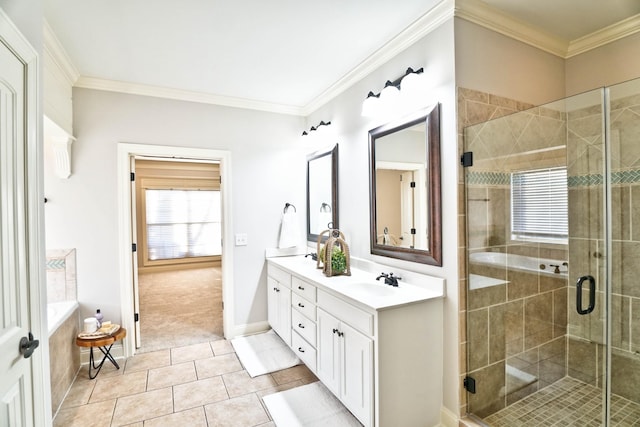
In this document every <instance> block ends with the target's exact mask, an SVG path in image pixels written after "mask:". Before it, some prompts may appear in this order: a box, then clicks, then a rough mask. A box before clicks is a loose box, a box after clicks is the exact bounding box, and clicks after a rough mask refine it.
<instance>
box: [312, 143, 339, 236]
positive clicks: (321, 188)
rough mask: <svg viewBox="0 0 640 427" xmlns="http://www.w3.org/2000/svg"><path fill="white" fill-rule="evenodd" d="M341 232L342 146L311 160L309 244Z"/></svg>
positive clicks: (322, 152) (317, 154)
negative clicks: (325, 233) (336, 230)
mask: <svg viewBox="0 0 640 427" xmlns="http://www.w3.org/2000/svg"><path fill="white" fill-rule="evenodd" d="M330 224H331V226H332V227H333V228H338V144H336V145H335V146H334V147H333V148H331V149H330V150H324V151H321V152H317V153H313V154H311V155H309V156H308V157H307V240H308V241H313V242H317V241H318V236H319V235H320V233H322V232H323V231H324V230H326V229H327V228H329V226H330Z"/></svg>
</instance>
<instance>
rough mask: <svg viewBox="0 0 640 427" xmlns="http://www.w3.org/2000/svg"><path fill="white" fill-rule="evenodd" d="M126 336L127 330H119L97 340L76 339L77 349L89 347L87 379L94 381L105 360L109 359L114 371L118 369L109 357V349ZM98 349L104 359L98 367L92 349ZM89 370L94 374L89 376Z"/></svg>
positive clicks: (113, 360) (110, 356) (116, 364)
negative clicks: (92, 370)
mask: <svg viewBox="0 0 640 427" xmlns="http://www.w3.org/2000/svg"><path fill="white" fill-rule="evenodd" d="M126 336H127V330H126V329H125V328H120V329H118V330H117V331H115V332H114V333H113V334H111V335H108V336H106V337H98V338H81V337H77V338H76V345H77V346H79V347H89V348H90V350H89V378H90V379H94V378H95V377H96V376H98V373H99V372H100V369H102V365H104V362H105V360H107V359H109V361H110V362H111V363H113V366H115V367H116V369H120V366H119V365H118V362H116V360H115V359H114V358H113V356H112V355H111V347H112V346H113V344H114V343H115V342H116V341H120V340H121V339H123V338H124V337H126ZM94 347H98V349H99V350H100V351H101V352H102V354H103V355H104V357H103V358H102V361H101V362H100V364H99V365H98V366H96V362H95V360H94V358H93V348H94ZM91 368H93V369H95V373H94V374H93V375H91Z"/></svg>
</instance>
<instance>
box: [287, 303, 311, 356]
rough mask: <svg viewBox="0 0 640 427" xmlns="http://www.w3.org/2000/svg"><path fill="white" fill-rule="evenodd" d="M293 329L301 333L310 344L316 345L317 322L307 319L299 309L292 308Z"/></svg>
mask: <svg viewBox="0 0 640 427" xmlns="http://www.w3.org/2000/svg"><path fill="white" fill-rule="evenodd" d="M291 329H293V330H294V331H295V332H297V333H299V334H300V335H301V336H302V337H303V338H304V339H305V340H307V342H309V344H311V345H312V346H314V347H315V346H316V322H313V321H311V320H309V319H307V318H306V317H304V316H303V315H302V314H300V312H298V311H297V310H291Z"/></svg>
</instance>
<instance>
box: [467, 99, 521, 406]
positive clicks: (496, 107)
mask: <svg viewBox="0 0 640 427" xmlns="http://www.w3.org/2000/svg"><path fill="white" fill-rule="evenodd" d="M531 107H533V105H530V104H525V103H521V102H518V101H515V100H511V99H507V98H503V97H499V96H495V95H491V94H488V93H484V92H479V91H475V90H471V89H465V88H458V114H457V115H458V154H459V156H462V153H463V152H464V129H465V128H466V127H467V126H471V125H475V124H478V123H483V122H486V121H487V120H490V119H492V118H497V117H502V116H506V115H508V114H512V113H515V112H517V111H521V110H525V109H527V108H531ZM466 222H467V220H466V202H465V179H464V169H463V168H462V166H461V165H459V166H458V239H459V241H458V258H459V262H458V265H459V266H460V271H459V274H458V276H459V278H460V279H459V282H458V295H459V304H460V306H459V322H458V324H459V334H460V336H459V342H460V351H459V352H458V354H459V358H460V360H459V366H460V372H461V376H460V379H459V380H460V383H459V391H460V415H461V416H464V415H465V414H466V413H467V393H466V390H465V389H464V387H463V381H464V377H465V376H466V373H467V345H468V343H467V263H466V259H467V237H466V236H467V229H466Z"/></svg>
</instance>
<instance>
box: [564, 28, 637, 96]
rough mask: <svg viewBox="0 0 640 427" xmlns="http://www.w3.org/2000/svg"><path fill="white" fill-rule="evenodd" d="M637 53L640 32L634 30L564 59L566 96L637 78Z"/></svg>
mask: <svg viewBox="0 0 640 427" xmlns="http://www.w3.org/2000/svg"><path fill="white" fill-rule="evenodd" d="M639 52H640V33H636V34H634V35H632V36H629V37H626V38H624V39H622V40H618V41H615V42H613V43H609V44H608V45H606V46H602V47H599V48H597V49H593V50H591V51H589V52H586V53H583V54H581V55H578V56H574V57H572V58H569V59H567V61H566V77H565V80H566V93H567V96H568V95H575V94H577V93H581V92H585V91H587V90H591V89H595V88H598V87H603V86H611V85H613V84H616V83H620V82H624V81H627V80H631V79H635V78H638V77H640V55H639V54H638V53H639Z"/></svg>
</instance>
